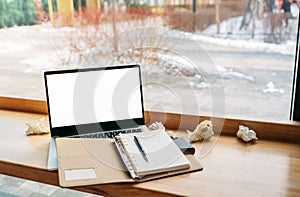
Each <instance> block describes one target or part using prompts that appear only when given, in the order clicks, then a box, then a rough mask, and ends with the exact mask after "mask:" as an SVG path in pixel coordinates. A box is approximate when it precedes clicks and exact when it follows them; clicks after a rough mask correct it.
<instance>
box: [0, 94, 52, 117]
mask: <svg viewBox="0 0 300 197" xmlns="http://www.w3.org/2000/svg"><path fill="white" fill-rule="evenodd" d="M0 109H7V110H15V111H24V112H33V113H40V114H47V113H48V109H47V102H46V101H40V100H32V99H24V98H11V97H4V96H0Z"/></svg>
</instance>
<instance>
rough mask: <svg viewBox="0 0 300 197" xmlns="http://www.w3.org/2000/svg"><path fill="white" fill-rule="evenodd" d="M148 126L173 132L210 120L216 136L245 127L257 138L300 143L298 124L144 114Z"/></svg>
mask: <svg viewBox="0 0 300 197" xmlns="http://www.w3.org/2000/svg"><path fill="white" fill-rule="evenodd" d="M145 118H146V122H147V123H148V124H150V123H152V122H155V121H159V122H163V123H164V125H165V127H166V128H169V129H173V130H187V129H188V130H191V131H193V130H194V128H195V127H196V126H197V124H199V123H200V122H201V121H203V120H211V121H212V122H213V124H214V131H215V133H216V134H219V135H220V134H221V135H227V136H232V137H235V136H236V132H237V131H238V128H239V125H243V126H247V127H249V128H250V129H252V130H254V131H256V133H257V135H258V138H259V139H263V140H273V141H281V142H289V143H300V123H299V122H290V123H274V122H261V121H253V120H239V119H230V118H216V117H208V116H196V115H186V114H176V113H162V112H149V111H146V112H145Z"/></svg>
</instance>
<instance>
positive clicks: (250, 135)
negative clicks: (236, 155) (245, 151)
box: [236, 125, 258, 142]
mask: <svg viewBox="0 0 300 197" xmlns="http://www.w3.org/2000/svg"><path fill="white" fill-rule="evenodd" d="M236 136H237V137H238V138H241V139H242V140H244V142H249V141H255V140H257V139H258V138H257V136H256V133H255V131H253V130H249V128H248V127H245V126H243V125H240V126H239V130H238V131H237V133H236Z"/></svg>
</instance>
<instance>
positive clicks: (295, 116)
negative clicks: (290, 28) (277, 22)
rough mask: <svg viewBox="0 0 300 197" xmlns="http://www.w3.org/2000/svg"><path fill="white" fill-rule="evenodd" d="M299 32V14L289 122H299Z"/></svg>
mask: <svg viewBox="0 0 300 197" xmlns="http://www.w3.org/2000/svg"><path fill="white" fill-rule="evenodd" d="M299 31H300V12H299V15H298V34H297V41H296V42H297V47H296V52H295V53H296V56H295V68H294V80H293V92H292V105H291V120H293V121H300V70H299V65H300V58H299V55H300V52H299V50H300V49H299V48H300V46H299V45H300V40H299V33H300V32H299Z"/></svg>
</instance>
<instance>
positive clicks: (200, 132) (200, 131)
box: [186, 120, 214, 142]
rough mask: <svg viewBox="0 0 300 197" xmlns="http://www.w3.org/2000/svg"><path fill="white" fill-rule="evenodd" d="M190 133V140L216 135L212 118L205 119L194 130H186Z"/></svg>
mask: <svg viewBox="0 0 300 197" xmlns="http://www.w3.org/2000/svg"><path fill="white" fill-rule="evenodd" d="M186 131H187V133H188V139H189V140H190V142H193V141H197V140H202V139H208V138H210V137H211V136H212V135H214V131H213V124H212V121H210V120H204V121H202V122H201V123H200V124H198V125H197V127H196V128H195V129H194V131H193V132H191V131H189V130H186Z"/></svg>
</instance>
